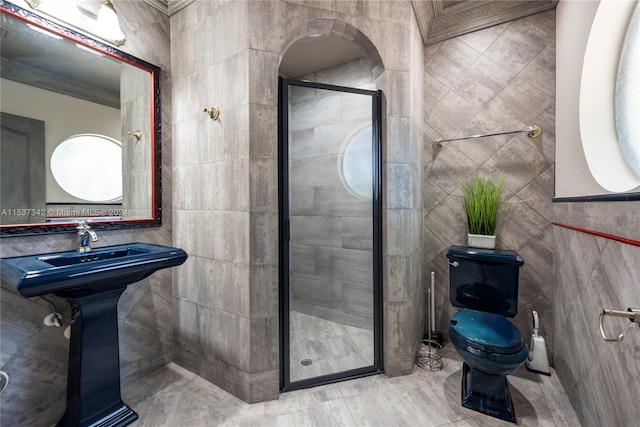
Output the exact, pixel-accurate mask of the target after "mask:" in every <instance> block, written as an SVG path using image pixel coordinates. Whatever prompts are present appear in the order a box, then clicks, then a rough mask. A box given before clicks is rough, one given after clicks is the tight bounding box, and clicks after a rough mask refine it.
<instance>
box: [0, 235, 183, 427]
mask: <svg viewBox="0 0 640 427" xmlns="http://www.w3.org/2000/svg"><path fill="white" fill-rule="evenodd" d="M186 259H187V254H186V253H185V252H184V251H183V250H182V249H179V248H174V247H171V246H163V245H155V244H148V243H131V244H126V245H118V246H107V247H102V248H95V249H93V250H91V251H90V252H84V253H78V252H77V251H68V252H57V253H50V254H41V255H27V256H19V257H11V258H2V259H1V260H0V267H1V268H0V277H1V278H2V280H3V281H4V282H6V283H7V284H9V285H11V286H13V287H14V288H15V289H16V291H18V292H19V293H20V294H21V295H22V296H24V297H34V296H37V295H43V294H47V293H53V294H56V295H59V296H62V297H66V298H68V299H69V301H70V303H71V305H72V311H73V313H74V321H73V326H72V328H71V342H70V346H69V371H68V377H67V409H66V411H65V413H64V415H63V416H62V418H61V419H60V421H59V422H58V424H57V425H58V426H65V427H66V426H83V427H84V426H101V427H103V426H104V427H107V426H109V427H115V426H126V425H128V424H131V423H132V422H133V421H135V420H136V419H137V418H138V415H137V414H136V413H135V412H134V411H133V409H131V408H130V407H128V406H127V405H126V404H125V403H124V402H123V401H122V398H121V396H120V357H119V349H118V311H117V310H118V299H119V298H120V295H122V293H123V292H124V290H125V289H126V288H127V285H129V284H131V283H135V282H138V281H140V280H142V279H144V278H145V277H148V276H150V275H151V274H153V273H154V272H155V271H157V270H160V269H163V268H169V267H174V266H177V265H180V264H182V263H184V261H185V260H186Z"/></svg>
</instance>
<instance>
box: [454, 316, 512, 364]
mask: <svg viewBox="0 0 640 427" xmlns="http://www.w3.org/2000/svg"><path fill="white" fill-rule="evenodd" d="M449 334H450V335H451V336H452V337H451V338H452V339H456V340H458V341H461V342H462V343H463V344H465V345H468V346H471V347H473V348H477V349H478V350H481V351H487V352H491V353H502V354H505V353H512V352H514V351H518V350H519V349H520V348H521V347H522V346H523V345H524V341H523V339H522V334H520V331H519V330H518V328H516V327H515V326H513V324H512V323H511V322H510V321H509V320H508V319H507V318H506V317H504V316H502V315H499V314H493V313H485V312H483V311H476V310H470V309H464V310H462V311H459V312H458V313H456V314H454V315H453V317H452V318H451V323H450V326H449Z"/></svg>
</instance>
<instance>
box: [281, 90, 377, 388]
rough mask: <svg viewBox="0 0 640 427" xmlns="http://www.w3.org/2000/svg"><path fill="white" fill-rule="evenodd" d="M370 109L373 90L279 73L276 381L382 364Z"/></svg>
mask: <svg viewBox="0 0 640 427" xmlns="http://www.w3.org/2000/svg"><path fill="white" fill-rule="evenodd" d="M283 100H285V102H282V101H283ZM282 104H286V105H282ZM285 107H286V108H285ZM377 108H378V93H377V92H374V91H364V90H358V89H351V88H343V87H336V86H329V85H323V84H317V83H310V82H298V81H293V80H283V81H282V85H281V119H282V121H281V136H283V138H282V141H281V144H280V148H281V152H280V154H281V159H280V160H281V162H280V163H281V164H280V166H281V182H280V184H281V192H280V196H281V207H280V208H281V209H280V210H281V212H280V215H281V231H283V235H282V236H281V237H282V241H281V255H282V256H281V260H282V261H281V268H282V269H283V270H284V271H281V282H283V283H281V285H282V288H281V290H282V292H281V294H282V295H281V296H282V298H283V300H282V301H281V303H282V305H283V308H284V310H283V319H282V320H283V322H282V323H283V328H284V330H283V338H284V341H286V342H285V343H284V344H285V345H284V346H283V348H282V350H283V353H285V354H284V357H283V365H284V366H283V371H284V376H283V377H284V378H283V388H284V389H293V388H298V387H302V386H308V385H309V384H316V383H324V382H329V381H335V380H337V379H341V378H347V377H352V376H354V375H362V374H363V373H370V372H376V371H378V370H379V369H380V367H381V358H380V333H379V332H380V328H379V327H378V324H379V317H380V312H379V311H380V310H378V309H377V304H378V303H379V287H380V280H379V274H380V271H379V265H380V263H379V262H378V261H377V259H378V257H379V255H380V247H379V246H380V244H379V238H380V236H379V233H378V232H377V228H379V216H378V214H377V212H379V206H378V205H379V200H380V198H379V195H378V192H379V190H380V189H379V184H378V182H379V175H380V173H379V172H380V167H379V151H380V150H379V132H378V126H377V123H378V110H377ZM284 160H286V161H284Z"/></svg>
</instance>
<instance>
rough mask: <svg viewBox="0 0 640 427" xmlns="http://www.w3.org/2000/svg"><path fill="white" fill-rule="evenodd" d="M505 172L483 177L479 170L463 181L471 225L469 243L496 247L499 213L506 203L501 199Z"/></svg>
mask: <svg viewBox="0 0 640 427" xmlns="http://www.w3.org/2000/svg"><path fill="white" fill-rule="evenodd" d="M503 184H504V173H501V174H499V175H498V176H496V175H493V174H491V175H488V176H486V177H484V178H483V177H481V176H480V174H479V173H478V171H476V173H475V174H474V176H473V179H471V180H469V181H466V182H464V183H462V195H463V199H464V209H465V212H466V214H467V223H468V225H469V236H468V238H469V241H468V245H469V246H472V247H476V248H485V249H494V248H495V247H496V225H497V224H498V213H500V209H501V208H502V205H503V204H504V201H503V200H502V199H501V196H502V187H503Z"/></svg>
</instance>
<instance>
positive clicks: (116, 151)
mask: <svg viewBox="0 0 640 427" xmlns="http://www.w3.org/2000/svg"><path fill="white" fill-rule="evenodd" d="M51 173H52V174H53V177H54V178H55V180H56V182H57V183H58V185H59V186H60V187H62V189H63V190H64V191H66V192H67V193H69V194H71V195H72V196H74V197H76V198H78V199H82V200H86V201H87V202H94V203H98V202H115V201H118V200H120V199H122V146H121V145H120V143H119V142H118V141H116V140H115V139H113V138H110V137H108V136H104V135H94V134H81V135H73V136H71V137H69V138H67V139H65V140H64V141H62V142H61V143H60V145H58V146H57V147H56V149H55V150H54V151H53V154H52V155H51Z"/></svg>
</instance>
